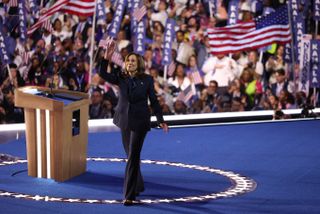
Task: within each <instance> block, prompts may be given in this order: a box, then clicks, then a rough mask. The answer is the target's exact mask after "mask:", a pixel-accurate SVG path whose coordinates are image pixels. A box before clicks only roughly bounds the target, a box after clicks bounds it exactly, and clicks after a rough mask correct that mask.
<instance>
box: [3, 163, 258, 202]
mask: <svg viewBox="0 0 320 214" xmlns="http://www.w3.org/2000/svg"><path fill="white" fill-rule="evenodd" d="M87 160H88V161H95V162H126V159H123V158H87ZM26 162H27V160H16V161H4V162H2V163H0V166H5V165H12V164H20V163H26ZM141 162H142V163H144V164H157V165H164V166H173V167H181V168H188V169H193V170H199V171H204V172H208V173H212V174H218V175H221V176H223V177H226V178H228V179H229V180H230V181H231V183H232V184H233V185H232V186H231V187H229V188H228V189H227V190H225V191H222V192H217V193H211V194H207V195H196V196H187V197H179V198H160V199H142V200H137V201H135V203H142V204H155V203H174V202H199V201H207V200H215V199H220V198H227V197H234V196H237V195H240V194H245V193H247V192H251V191H253V190H254V189H255V188H256V186H257V185H256V182H255V181H254V180H252V179H250V178H248V177H245V176H242V175H240V174H237V173H234V172H231V171H224V170H220V169H214V168H211V167H207V166H200V165H190V164H183V163H175V162H168V161H155V160H141ZM0 196H3V197H11V198H19V199H29V200H35V201H47V202H67V203H89V204H119V203H122V200H110V199H105V200H104V199H83V198H62V197H52V196H41V195H28V194H24V193H18V192H9V191H6V190H1V189H0Z"/></svg>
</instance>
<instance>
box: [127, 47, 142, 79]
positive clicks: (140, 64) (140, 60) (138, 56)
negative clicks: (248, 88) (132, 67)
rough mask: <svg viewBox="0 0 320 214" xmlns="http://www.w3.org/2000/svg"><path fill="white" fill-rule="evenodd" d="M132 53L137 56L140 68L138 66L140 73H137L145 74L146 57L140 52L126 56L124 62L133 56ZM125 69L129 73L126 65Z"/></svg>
mask: <svg viewBox="0 0 320 214" xmlns="http://www.w3.org/2000/svg"><path fill="white" fill-rule="evenodd" d="M132 55H134V56H136V58H137V61H138V68H137V71H138V73H137V75H138V76H139V75H141V74H144V71H145V65H144V59H143V57H142V56H140V55H139V54H137V53H134V52H131V53H129V54H128V55H127V56H126V58H125V59H124V62H126V61H127V60H128V59H129V57H130V56H132ZM124 70H125V71H126V73H128V71H127V70H126V67H125V68H124Z"/></svg>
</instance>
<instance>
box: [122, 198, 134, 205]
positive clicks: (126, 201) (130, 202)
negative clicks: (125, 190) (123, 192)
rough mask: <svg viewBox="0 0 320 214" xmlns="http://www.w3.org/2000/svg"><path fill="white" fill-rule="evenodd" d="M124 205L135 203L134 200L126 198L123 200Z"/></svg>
mask: <svg viewBox="0 0 320 214" xmlns="http://www.w3.org/2000/svg"><path fill="white" fill-rule="evenodd" d="M123 205H124V206H132V205H133V200H128V199H126V200H124V201H123Z"/></svg>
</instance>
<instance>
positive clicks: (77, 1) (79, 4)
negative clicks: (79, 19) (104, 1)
mask: <svg viewBox="0 0 320 214" xmlns="http://www.w3.org/2000/svg"><path fill="white" fill-rule="evenodd" d="M95 4H96V2H95V0H69V2H68V4H66V5H65V6H64V7H63V8H62V11H64V12H66V13H69V14H72V15H77V16H92V15H93V14H94V9H95Z"/></svg>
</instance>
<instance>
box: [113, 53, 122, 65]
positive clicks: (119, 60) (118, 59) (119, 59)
mask: <svg viewBox="0 0 320 214" xmlns="http://www.w3.org/2000/svg"><path fill="white" fill-rule="evenodd" d="M111 61H112V62H113V63H114V64H116V65H118V66H120V67H122V66H123V59H122V56H121V54H120V53H119V52H114V54H113V55H112V57H111Z"/></svg>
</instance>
